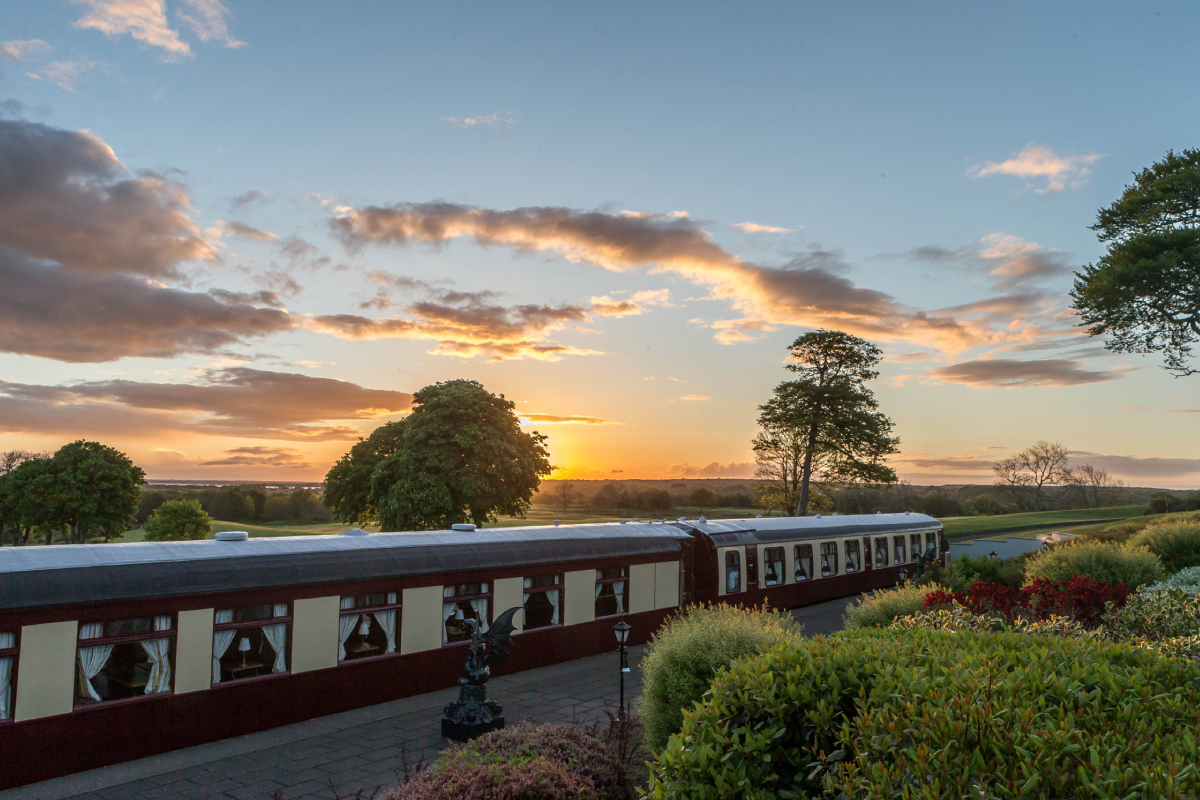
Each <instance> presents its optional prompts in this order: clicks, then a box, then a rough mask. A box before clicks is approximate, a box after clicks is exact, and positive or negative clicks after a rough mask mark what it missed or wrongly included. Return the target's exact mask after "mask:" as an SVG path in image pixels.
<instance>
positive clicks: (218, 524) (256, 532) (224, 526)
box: [113, 520, 378, 542]
mask: <svg viewBox="0 0 1200 800" xmlns="http://www.w3.org/2000/svg"><path fill="white" fill-rule="evenodd" d="M351 527H353V526H351V525H346V524H345V523H342V522H322V523H317V524H309V525H296V524H293V523H290V522H268V523H266V524H265V525H249V524H247V523H245V522H224V521H222V520H213V533H217V532H218V531H245V532H246V533H248V534H250V535H251V536H253V537H256V538H257V537H259V536H311V535H314V534H323V533H341V532H342V531H344V530H346V529H347V528H351ZM368 530H378V528H371V527H368ZM145 535H146V532H145V531H144V530H142V529H141V528H135V529H134V530H131V531H126V533H125V535H124V536H122V537H121V538H120V539H113V541H114V542H140V541H142V540H143V539H144V538H145ZM209 538H210V539H211V538H212V537H211V536H209Z"/></svg>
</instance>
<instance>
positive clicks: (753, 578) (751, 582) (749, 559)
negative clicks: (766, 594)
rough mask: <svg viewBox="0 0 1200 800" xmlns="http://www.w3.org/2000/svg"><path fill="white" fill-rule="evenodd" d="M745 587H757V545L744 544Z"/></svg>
mask: <svg viewBox="0 0 1200 800" xmlns="http://www.w3.org/2000/svg"><path fill="white" fill-rule="evenodd" d="M746 588H747V589H757V588H758V545H754V544H748V545H746Z"/></svg>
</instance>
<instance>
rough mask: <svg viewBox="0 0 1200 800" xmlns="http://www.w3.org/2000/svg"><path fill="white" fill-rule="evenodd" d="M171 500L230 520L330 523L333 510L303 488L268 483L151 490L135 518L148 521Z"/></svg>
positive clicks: (245, 521) (146, 494) (140, 502)
mask: <svg viewBox="0 0 1200 800" xmlns="http://www.w3.org/2000/svg"><path fill="white" fill-rule="evenodd" d="M170 500H195V501H196V502H198V503H199V504H200V508H201V509H202V510H203V511H204V512H205V513H206V514H208V516H209V517H211V518H212V519H215V520H223V521H226V522H244V523H254V522H297V523H310V522H329V521H330V520H331V519H332V512H331V511H330V509H328V508H326V506H325V503H324V502H322V498H321V496H320V495H318V494H316V493H315V492H313V491H311V490H309V489H304V488H299V489H294V490H292V491H290V492H271V491H269V490H268V489H267V488H266V487H265V486H255V485H237V486H220V487H217V486H206V487H203V488H197V489H182V488H181V489H147V490H145V491H143V492H142V497H141V499H140V500H139V501H138V505H137V514H136V516H135V521H136V522H137V523H138V524H139V525H142V524H145V522H146V521H147V520H148V519H150V516H151V515H152V514H153V513H154V512H155V510H156V509H158V507H159V506H161V505H162V504H163V503H166V502H168V501H170Z"/></svg>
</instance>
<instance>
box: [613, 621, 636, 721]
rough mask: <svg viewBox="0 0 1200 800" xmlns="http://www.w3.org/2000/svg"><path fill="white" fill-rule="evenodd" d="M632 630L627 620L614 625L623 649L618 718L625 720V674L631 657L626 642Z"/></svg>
mask: <svg viewBox="0 0 1200 800" xmlns="http://www.w3.org/2000/svg"><path fill="white" fill-rule="evenodd" d="M631 630H632V628H631V627H630V625H629V623H628V622H626V621H625V620H621V621H620V622H618V623H617V624H616V625H613V633H614V634H615V635H616V637H617V645H618V646H619V647H620V649H621V705H620V707H619V708H618V709H617V718H618V719H625V673H626V672H629V655H628V653H627V652H626V650H625V642H626V641H627V640H628V639H629V631H631Z"/></svg>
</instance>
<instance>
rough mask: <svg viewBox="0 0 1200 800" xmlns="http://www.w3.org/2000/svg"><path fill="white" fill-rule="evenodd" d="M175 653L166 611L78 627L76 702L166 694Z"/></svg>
mask: <svg viewBox="0 0 1200 800" xmlns="http://www.w3.org/2000/svg"><path fill="white" fill-rule="evenodd" d="M174 652H175V618H174V617H173V616H170V615H165V616H158V617H137V618H134V619H118V620H110V621H106V622H86V623H84V624H82V625H80V626H79V645H78V650H77V651H76V657H75V706H76V707H80V706H90V705H95V704H96V703H104V702H108V701H110V700H127V699H129V698H132V697H142V696H144V695H148V694H164V693H168V692H170V691H171V661H172V658H173V656H174Z"/></svg>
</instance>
